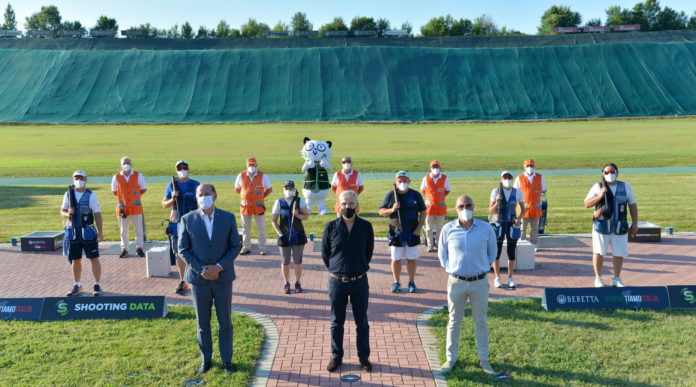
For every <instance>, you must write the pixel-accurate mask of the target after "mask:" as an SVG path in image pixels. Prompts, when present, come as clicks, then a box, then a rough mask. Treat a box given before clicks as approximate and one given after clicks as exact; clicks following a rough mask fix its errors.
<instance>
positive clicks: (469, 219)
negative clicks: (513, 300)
mask: <svg viewBox="0 0 696 387" xmlns="http://www.w3.org/2000/svg"><path fill="white" fill-rule="evenodd" d="M455 208H456V210H457V213H458V215H459V216H458V219H457V220H454V221H452V222H450V223H447V224H446V225H445V227H444V228H443V229H442V232H441V233H440V240H439V242H438V258H439V259H440V265H441V266H442V267H443V268H444V269H445V271H446V272H447V274H449V276H448V278H447V305H448V307H449V322H448V324H447V343H446V351H447V361H445V363H443V364H442V371H443V372H449V371H451V370H452V368H453V367H454V363H455V362H456V361H457V357H458V356H459V336H460V333H461V326H462V320H463V319H464V308H465V307H466V301H467V299H469V300H470V301H471V309H472V317H473V319H474V332H475V334H476V349H477V351H478V356H479V361H480V366H481V368H482V369H483V370H484V371H485V372H487V373H490V374H493V373H495V371H493V368H492V367H491V364H490V363H489V362H488V294H489V287H490V285H489V284H488V278H487V277H488V276H487V274H488V272H489V271H490V269H491V264H492V263H493V262H494V261H495V257H496V254H497V251H498V246H497V244H496V237H495V232H494V231H493V227H491V226H490V225H489V224H488V223H486V222H484V221H481V220H478V219H475V218H474V200H473V199H472V198H471V197H469V196H460V197H458V198H457V202H456V205H455Z"/></svg>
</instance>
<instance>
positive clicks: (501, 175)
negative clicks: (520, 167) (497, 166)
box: [500, 170, 512, 178]
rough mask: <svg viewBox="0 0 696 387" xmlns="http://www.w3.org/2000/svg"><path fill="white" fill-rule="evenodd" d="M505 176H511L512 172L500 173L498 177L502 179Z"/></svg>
mask: <svg viewBox="0 0 696 387" xmlns="http://www.w3.org/2000/svg"><path fill="white" fill-rule="evenodd" d="M505 175H510V176H512V172H510V171H508V170H504V171H503V172H501V173H500V177H501V178H502V177H503V176H505Z"/></svg>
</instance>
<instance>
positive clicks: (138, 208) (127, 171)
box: [111, 156, 147, 258]
mask: <svg viewBox="0 0 696 387" xmlns="http://www.w3.org/2000/svg"><path fill="white" fill-rule="evenodd" d="M146 191H147V184H145V177H144V176H143V174H142V173H140V172H138V171H134V170H133V163H132V162H131V159H130V157H127V156H124V157H122V158H121V172H118V173H116V174H115V175H114V177H113V178H112V179H111V192H113V194H114V196H116V197H117V198H118V204H117V205H116V218H117V219H118V227H119V228H120V229H121V254H119V258H124V257H125V256H127V255H128V242H129V238H128V223H133V229H135V247H136V250H135V251H136V253H137V254H138V256H139V257H144V256H145V252H144V251H143V246H144V243H145V241H144V239H145V232H144V225H143V203H142V201H141V200H142V195H143V194H144V193H145V192H146Z"/></svg>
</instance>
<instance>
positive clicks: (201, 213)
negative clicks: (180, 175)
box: [178, 184, 241, 375]
mask: <svg viewBox="0 0 696 387" xmlns="http://www.w3.org/2000/svg"><path fill="white" fill-rule="evenodd" d="M196 199H197V201H198V207H199V209H198V210H197V211H191V212H189V213H188V214H186V215H184V216H183V217H182V218H181V222H180V224H179V246H178V247H179V255H181V256H182V257H183V258H184V261H186V275H185V280H186V282H188V283H190V284H191V285H192V286H193V290H192V295H193V306H194V308H195V309H196V321H197V323H198V346H199V347H200V349H201V356H202V357H203V362H202V363H201V366H200V368H198V371H197V374H199V375H200V374H203V373H205V372H206V371H208V370H209V369H210V361H211V358H212V356H213V338H212V336H211V332H210V318H211V313H212V312H211V310H212V306H213V304H215V312H216V314H217V319H218V323H219V324H220V333H219V337H218V339H219V342H220V357H221V358H222V362H223V367H224V369H225V372H226V373H227V374H231V373H233V372H234V371H235V368H234V365H232V318H231V315H232V281H234V279H235V273H234V259H235V258H236V257H237V255H238V254H239V251H240V250H241V246H240V243H239V235H238V234H237V221H236V220H235V218H234V215H233V214H231V213H229V212H227V211H223V210H221V209H218V208H216V207H215V199H217V193H216V192H215V187H214V186H213V185H211V184H201V185H200V186H198V189H197V190H196Z"/></svg>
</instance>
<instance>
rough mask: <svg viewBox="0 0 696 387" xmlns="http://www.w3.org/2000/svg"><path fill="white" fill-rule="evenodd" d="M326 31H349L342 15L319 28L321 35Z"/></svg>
mask: <svg viewBox="0 0 696 387" xmlns="http://www.w3.org/2000/svg"><path fill="white" fill-rule="evenodd" d="M326 31H348V26H346V23H345V22H344V21H343V18H342V17H340V16H339V17H335V18H334V19H333V20H332V21H331V23H327V24H324V25H323V26H321V27H320V28H319V36H321V37H323V36H324V32H326Z"/></svg>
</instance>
